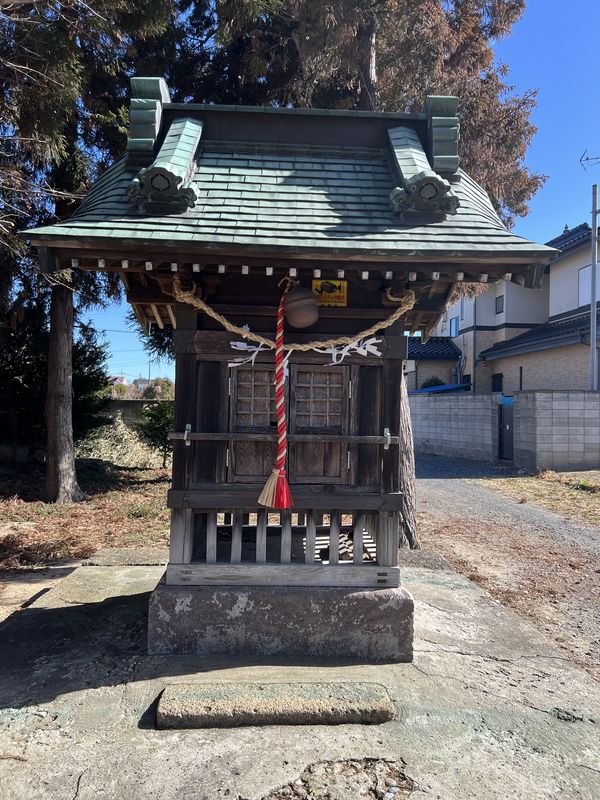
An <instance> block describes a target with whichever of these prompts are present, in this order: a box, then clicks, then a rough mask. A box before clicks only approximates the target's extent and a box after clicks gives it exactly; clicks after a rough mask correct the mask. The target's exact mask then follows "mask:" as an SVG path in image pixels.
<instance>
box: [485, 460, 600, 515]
mask: <svg viewBox="0 0 600 800" xmlns="http://www.w3.org/2000/svg"><path fill="white" fill-rule="evenodd" d="M476 483H478V484H479V485H480V486H485V487H486V488H487V489H493V490H494V491H496V492H501V493H502V494H506V495H508V496H509V497H512V498H513V499H514V500H518V502H519V503H533V504H534V505H536V506H541V507H542V508H546V509H548V510H549V511H555V512H556V513H557V514H561V515H562V516H563V517H566V518H567V519H579V520H581V521H582V522H585V523H587V524H588V525H598V526H600V470H589V471H587V472H561V473H558V472H554V471H552V470H544V471H543V472H540V473H539V474H538V475H513V476H510V477H493V478H481V479H479V480H476Z"/></svg>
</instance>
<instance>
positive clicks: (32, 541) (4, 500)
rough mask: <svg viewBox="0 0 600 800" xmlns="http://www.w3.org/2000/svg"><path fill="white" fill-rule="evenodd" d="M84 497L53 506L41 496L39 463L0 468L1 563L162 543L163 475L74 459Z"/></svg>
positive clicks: (165, 485)
mask: <svg viewBox="0 0 600 800" xmlns="http://www.w3.org/2000/svg"><path fill="white" fill-rule="evenodd" d="M78 477H79V482H80V485H81V487H82V489H83V490H84V491H85V492H86V493H87V494H88V495H89V499H88V500H86V501H84V502H82V503H74V504H68V505H54V504H51V503H45V502H43V500H42V499H41V497H40V495H41V490H42V487H43V483H44V480H43V478H44V476H43V467H42V465H40V466H35V465H28V466H27V467H22V468H19V467H15V466H14V465H3V466H0V487H1V494H0V567H3V568H19V567H32V566H40V565H43V564H48V563H50V562H53V561H58V560H63V559H78V558H86V557H89V556H90V555H92V554H93V553H94V552H96V550H98V549H100V548H102V547H133V546H141V545H152V544H157V545H160V544H166V542H167V535H168V525H169V522H168V519H169V518H168V511H167V508H166V493H167V489H168V487H169V476H168V473H167V472H165V471H163V470H159V469H148V468H135V467H115V466H113V465H112V464H110V463H107V462H103V461H94V460H89V461H83V462H79V463H78Z"/></svg>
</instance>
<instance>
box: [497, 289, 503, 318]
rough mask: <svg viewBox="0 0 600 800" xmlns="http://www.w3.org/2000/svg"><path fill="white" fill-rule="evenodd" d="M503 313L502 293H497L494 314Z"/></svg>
mask: <svg viewBox="0 0 600 800" xmlns="http://www.w3.org/2000/svg"><path fill="white" fill-rule="evenodd" d="M503 313H504V295H503V294H501V295H498V297H497V298H496V314H503Z"/></svg>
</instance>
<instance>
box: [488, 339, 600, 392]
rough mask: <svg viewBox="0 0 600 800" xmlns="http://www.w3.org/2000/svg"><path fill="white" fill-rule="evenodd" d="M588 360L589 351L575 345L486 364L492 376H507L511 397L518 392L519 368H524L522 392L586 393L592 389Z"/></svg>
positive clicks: (505, 384) (507, 390) (505, 386)
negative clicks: (556, 391)
mask: <svg viewBox="0 0 600 800" xmlns="http://www.w3.org/2000/svg"><path fill="white" fill-rule="evenodd" d="M589 358H590V350H589V347H587V346H586V345H583V344H573V345H567V346H566V347H554V348H553V349H552V350H540V351H538V352H536V353H525V354H523V355H520V356H511V357H509V358H498V359H494V360H493V361H488V362H486V363H487V365H488V366H487V369H488V370H489V372H490V375H491V374H492V373H493V372H501V373H502V374H503V375H504V379H503V391H504V394H510V393H511V392H516V391H519V367H523V391H535V390H552V389H556V390H562V391H568V390H585V389H587V388H589ZM490 385H491V378H490Z"/></svg>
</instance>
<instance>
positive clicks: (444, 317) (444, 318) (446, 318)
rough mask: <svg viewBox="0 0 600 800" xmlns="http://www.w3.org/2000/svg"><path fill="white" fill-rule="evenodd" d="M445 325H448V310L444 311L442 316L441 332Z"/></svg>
mask: <svg viewBox="0 0 600 800" xmlns="http://www.w3.org/2000/svg"><path fill="white" fill-rule="evenodd" d="M447 325H448V312H446V313H445V314H444V316H443V317H442V333H443V332H444V331H445V330H446V326H447Z"/></svg>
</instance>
